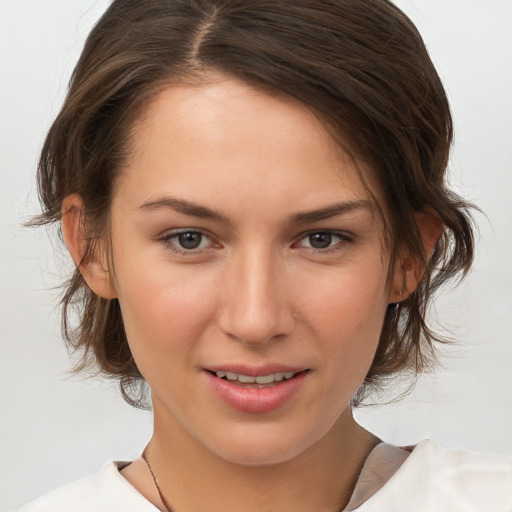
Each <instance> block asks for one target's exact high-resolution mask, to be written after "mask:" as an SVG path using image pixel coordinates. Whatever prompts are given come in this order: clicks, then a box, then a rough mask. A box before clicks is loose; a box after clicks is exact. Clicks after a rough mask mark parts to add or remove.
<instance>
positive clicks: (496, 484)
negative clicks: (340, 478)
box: [19, 441, 512, 512]
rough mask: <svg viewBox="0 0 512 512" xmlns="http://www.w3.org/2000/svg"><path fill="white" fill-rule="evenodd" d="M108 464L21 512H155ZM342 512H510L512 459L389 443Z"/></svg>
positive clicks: (116, 464) (118, 465)
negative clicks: (410, 447)
mask: <svg viewBox="0 0 512 512" xmlns="http://www.w3.org/2000/svg"><path fill="white" fill-rule="evenodd" d="M126 464H127V463H126V462H109V463H107V464H105V466H103V468H102V470H101V471H100V472H99V473H98V474H97V475H94V476H90V477H87V478H83V479H81V480H78V481H77V482H74V483H72V484H69V485H67V486H65V487H62V488H60V489H57V490H56V491H53V492H51V493H49V494H46V495H45V496H43V497H41V498H39V499H37V500H35V501H33V502H32V503H30V504H28V505H26V506H25V507H23V508H22V509H21V510H19V512H71V511H72V512H116V511H122V512H158V509H157V508H156V507H155V506H154V505H152V504H151V503H150V502H149V501H148V500H146V499H145V498H144V497H143V496H142V495H141V494H140V493H139V492H138V491H137V490H136V489H135V488H134V487H132V485H131V484H130V483H128V481H127V480H126V479H125V478H124V477H123V476H122V475H121V474H120V473H119V469H121V468H123V467H124V466H126ZM345 511H346V512H386V511H393V512H411V511H414V512H459V511H460V512H512V458H509V457H504V456H498V455H483V454H478V453H473V452H467V451H462V450H446V449H443V448H439V447H438V446H436V445H435V444H434V443H433V442H432V441H422V442H421V443H419V444H418V445H417V446H416V447H415V448H414V450H413V451H412V452H411V453H410V455H409V453H408V452H406V451H405V450H402V449H401V448H396V447H393V446H391V445H387V444H384V443H382V444H380V445H378V446H377V447H376V448H375V449H374V450H373V451H372V452H371V454H370V456H369V457H368V459H367V461H366V463H365V465H364V467H363V470H362V471H361V475H360V476H359V479H358V481H357V484H356V488H355V490H354V493H353V495H352V498H351V500H350V503H349V504H348V506H347V508H346V509H345Z"/></svg>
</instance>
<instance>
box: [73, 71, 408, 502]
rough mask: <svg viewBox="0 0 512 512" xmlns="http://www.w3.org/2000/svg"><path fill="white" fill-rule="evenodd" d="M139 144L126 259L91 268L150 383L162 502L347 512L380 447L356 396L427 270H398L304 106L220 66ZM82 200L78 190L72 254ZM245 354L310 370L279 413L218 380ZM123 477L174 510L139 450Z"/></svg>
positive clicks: (126, 224)
mask: <svg viewBox="0 0 512 512" xmlns="http://www.w3.org/2000/svg"><path fill="white" fill-rule="evenodd" d="M132 147H133V148H134V149H133V153H132V154H131V155H130V157H129V159H128V161H127V162H126V166H125V168H124V169H123V170H122V173H121V176H120V178H119V180H118V182H117V187H116V192H115V196H114V198H113V203H112V208H111V226H112V229H111V236H112V245H111V247H112V254H111V257H112V262H113V268H110V269H109V265H108V264H107V261H108V259H107V257H106V254H105V253H104V252H103V253H102V252H99V253H98V255H97V257H96V259H95V260H93V261H90V262H88V263H87V265H83V266H82V267H81V271H82V273H83V275H84V277H85V279H86V281H87V282H88V284H89V286H90V287H91V288H92V289H93V290H94V291H95V292H96V293H98V294H99V295H102V296H104V297H107V298H114V297H115V298H117V299H118V300H119V303H120V305H121V309H122V312H123V319H124V322H125V328H126V333H127V337H128V340H129V344H130V348H131V350H132V353H133V355H134V358H135V360H136V362H137V365H138V367H139V369H140V371H141V373H142V374H143V375H144V377H145V379H146V380H147V382H148V384H149V386H150V387H151V390H152V398H153V411H154V434H153V437H152V439H151V441H150V443H149V445H148V449H147V453H148V457H149V459H150V461H151V464H152V466H153V468H154V470H155V473H156V475H157V478H158V482H159V484H160V487H161V489H162V492H163V494H164V496H165V497H166V499H167V501H168V502H169V503H170V504H171V506H172V508H173V510H174V511H175V512H181V511H194V510H206V509H207V510H209V511H211V512H215V511H217V510H219V511H220V510H222V511H223V512H230V511H233V512H235V511H239V510H240V504H243V509H244V511H246V512H251V511H253V510H254V511H256V510H257V511H258V512H262V511H270V510H272V511H276V510H282V511H294V512H301V511H310V510H316V511H318V512H323V511H325V512H334V511H336V510H339V509H340V508H342V507H343V506H344V505H345V504H346V503H347V502H348V499H349V497H350V494H351V492H352V490H353V486H354V477H355V476H356V475H357V474H358V471H359V470H360V468H361V466H362V464H363V463H364V460H365V458H366V456H367V455H368V453H369V451H371V449H372V448H373V447H374V446H375V444H376V443H377V442H378V440H377V439H376V438H375V437H374V436H372V435H371V434H369V433H368V432H366V431H365V430H364V429H362V428H361V427H359V426H358V425H357V424H356V423H355V422H354V420H353V419H352V415H351V412H350V408H349V406H348V404H349V401H350V398H351V397H352V395H353V394H354V393H355V391H356V390H357V389H358V387H359V386H360V384H361V383H362V381H363V379H364V377H365V375H366V373H367V371H368V369H369V367H370V365H371V362H372V359H373V356H374V354H375V350H376V347H377V343H378V340H379V334H380V330H381V327H382V323H383V319H384V314H385V311H386V307H387V305H388V304H389V303H390V302H397V301H399V300H401V299H403V298H405V296H406V295H407V293H408V290H409V292H410V291H411V290H412V289H413V288H414V286H415V285H416V281H417V275H416V274H417V272H414V271H413V270H410V271H408V270H407V268H409V267H411V265H410V264H408V265H405V263H404V262H402V263H403V266H404V267H405V268H406V272H405V274H404V273H403V271H402V268H400V269H399V271H398V270H397V271H396V272H394V274H393V275H392V278H391V280H389V279H387V277H388V267H389V254H387V252H386V251H384V249H383V244H382V232H383V230H382V226H381V224H380V223H379V221H378V219H377V218H376V217H375V216H374V215H373V213H372V210H371V209H370V208H369V207H368V197H367V193H366V190H365V187H364V186H363V184H362V182H361V180H360V178H359V176H358V174H357V172H356V167H355V165H356V164H355V162H354V161H353V160H351V159H350V158H349V157H348V156H347V155H346V154H345V153H343V152H342V151H341V150H340V148H339V147H338V146H336V145H335V144H334V143H333V141H332V140H331V138H330V137H329V136H328V135H327V133H326V132H325V131H324V129H323V127H322V125H321V123H320V122H319V121H318V119H317V118H316V117H315V116H314V115H313V114H312V113H311V112H310V111H309V110H307V109H306V108H305V107H304V106H303V105H301V104H298V103H296V102H295V101H293V100H291V99H288V98H283V97H276V96H271V95H269V94H267V93H264V92H261V91H259V90H256V89H254V88H252V87H250V86H249V85H247V84H245V83H243V82H240V81H238V80H235V79H232V78H228V77H224V76H217V77H216V78H215V79H212V80H209V81H208V83H206V84H204V85H202V86H201V87H186V86H183V87H172V88H169V89H167V90H165V91H163V92H162V93H161V94H160V95H159V96H158V97H157V99H156V100H155V101H154V102H153V103H152V104H151V105H149V106H148V108H147V109H146V110H145V112H144V115H143V116H142V117H141V118H140V119H139V120H138V122H137V123H136V124H135V126H134V129H133V132H132ZM359 165H360V168H361V169H362V171H363V173H365V174H366V176H367V180H368V181H369V183H370V184H371V173H370V170H369V169H366V168H365V167H364V165H362V164H361V163H360V164H359ZM373 192H374V193H375V195H376V197H377V200H378V201H379V203H380V204H381V205H383V206H384V210H385V204H384V201H383V199H382V197H381V195H380V192H379V190H373ZM176 200H178V201H187V202H188V203H194V204H195V205H199V206H201V207H202V208H203V209H204V208H207V209H208V210H209V211H211V212H215V216H213V217H202V216H201V215H200V213H201V211H198V210H197V208H196V210H193V211H191V210H190V209H189V210H188V213H187V212H184V211H183V204H182V203H177V202H176ZM340 204H342V205H344V208H341V210H340V208H338V210H340V211H337V214H334V210H333V209H332V208H331V207H333V206H337V207H339V206H340ZM347 205H351V206H350V207H349V208H347ZM80 208H81V200H80V198H79V197H78V196H70V197H68V198H67V199H66V201H65V204H64V211H65V212H66V215H65V216H64V220H63V232H64V237H65V239H66V242H67V244H68V247H69V249H70V252H71V254H72V256H73V257H74V259H75V261H76V262H79V261H80V255H81V254H82V252H83V249H84V242H83V240H82V238H81V235H80V223H79V221H78V219H79V212H80ZM329 208H331V210H333V211H331V212H330V213H331V215H330V216H329V215H327V213H326V209H327V210H328V209H329ZM178 210H180V211H178ZM322 211H323V217H325V218H323V219H321V220H319V219H315V218H314V216H313V215H309V216H307V215H302V216H301V218H298V217H299V214H304V213H307V212H317V215H316V217H318V216H319V214H318V212H322ZM203 213H204V211H203ZM176 230H180V231H188V232H199V233H202V238H201V237H200V239H201V242H200V245H199V247H198V248H197V249H192V250H190V249H185V248H183V247H182V246H180V240H179V238H178V236H177V234H176ZM319 233H330V235H328V236H326V235H321V234H320V235H319ZM315 234H316V235H315ZM195 236H197V235H195ZM329 236H330V241H329ZM318 240H320V241H321V242H322V243H324V245H325V244H326V245H325V246H322V247H320V248H319V247H318V246H317V247H313V244H314V243H317V244H318ZM239 362H244V363H245V364H249V365H254V366H259V365H263V364H267V363H269V362H272V363H279V364H287V365H292V366H294V367H300V368H307V369H309V371H308V372H307V375H306V376H305V378H304V382H303V384H302V386H301V387H300V389H299V391H298V392H297V393H296V394H295V395H294V396H293V397H292V398H291V399H290V400H288V401H287V402H286V403H285V404H284V405H283V406H281V407H279V408H277V409H276V410H274V411H271V412H266V413H262V414H253V413H252V414H251V413H247V412H242V411H238V410H235V409H233V408H232V407H230V406H228V405H226V404H225V403H224V402H222V401H221V400H219V399H218V397H217V396H216V395H215V394H214V393H213V392H212V391H211V389H210V388H209V386H208V385H207V383H206V380H207V379H206V378H205V368H209V367H211V366H212V365H223V364H229V363H239ZM122 474H123V475H124V476H125V477H126V478H127V479H128V480H129V481H130V482H131V483H132V485H133V486H134V487H136V488H137V489H138V490H139V492H140V493H141V494H143V495H144V496H146V498H147V499H148V500H150V501H151V502H152V503H154V504H155V505H156V506H158V507H160V508H163V504H162V503H161V502H160V500H159V498H158V495H157V493H156V490H155V488H154V485H153V483H152V480H151V476H150V474H149V472H148V470H147V468H146V466H145V464H144V463H143V461H141V460H140V459H139V460H137V461H135V462H134V463H132V464H131V465H130V466H128V467H127V468H126V469H124V470H123V472H122ZM262 489H264V492H262Z"/></svg>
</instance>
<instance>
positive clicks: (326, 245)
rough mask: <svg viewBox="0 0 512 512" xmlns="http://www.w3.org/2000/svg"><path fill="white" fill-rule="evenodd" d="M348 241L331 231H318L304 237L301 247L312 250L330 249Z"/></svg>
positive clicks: (300, 243)
mask: <svg viewBox="0 0 512 512" xmlns="http://www.w3.org/2000/svg"><path fill="white" fill-rule="evenodd" d="M344 240H346V238H345V237H343V236H342V235H339V234H337V233H332V232H330V231H316V232H314V233H309V234H307V235H306V236H304V237H303V238H302V239H301V240H300V242H299V244H298V245H299V247H309V248H311V249H320V250H321V249H330V248H331V247H334V246H336V245H337V244H339V243H340V242H343V241H344Z"/></svg>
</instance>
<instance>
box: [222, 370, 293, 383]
mask: <svg viewBox="0 0 512 512" xmlns="http://www.w3.org/2000/svg"><path fill="white" fill-rule="evenodd" d="M215 375H217V377H219V378H220V379H223V378H226V379H228V380H237V381H238V382H241V383H243V384H254V383H256V384H272V382H281V381H282V380H284V379H287V380H289V379H291V378H292V377H293V376H294V375H295V372H284V373H271V374H270V375H260V376H258V377H252V376H250V375H243V374H241V373H232V372H222V371H218V372H215Z"/></svg>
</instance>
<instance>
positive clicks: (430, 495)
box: [357, 441, 512, 512]
mask: <svg viewBox="0 0 512 512" xmlns="http://www.w3.org/2000/svg"><path fill="white" fill-rule="evenodd" d="M384 506H385V507H391V508H390V510H396V511H402V510H404V511H405V510H408V511H409V510H416V511H418V512H419V511H421V512H457V511H461V512H481V511H483V510H492V511H493V512H511V511H512V458H510V457H505V456H500V455H486V454H481V453H475V452H470V451H466V450H448V449H446V448H441V447H439V446H437V445H436V444H435V443H434V442H432V441H422V442H421V443H419V444H418V445H417V446H416V447H415V448H414V450H413V451H412V453H411V455H410V456H409V457H408V459H407V460H406V462H405V463H404V464H403V465H402V466H401V467H400V469H399V470H398V471H397V472H396V474H395V475H394V476H393V477H392V478H391V480H390V481H389V482H388V483H387V484H386V485H385V486H384V487H383V488H382V489H381V490H380V491H379V492H377V494H375V495H374V496H373V497H372V498H371V499H370V500H368V501H367V502H366V503H365V504H364V505H363V506H362V507H361V508H360V509H357V510H358V511H359V510H360V511H361V512H363V511H364V512H373V511H374V510H375V511H376V510H382V507H384ZM374 507H376V508H374Z"/></svg>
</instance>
